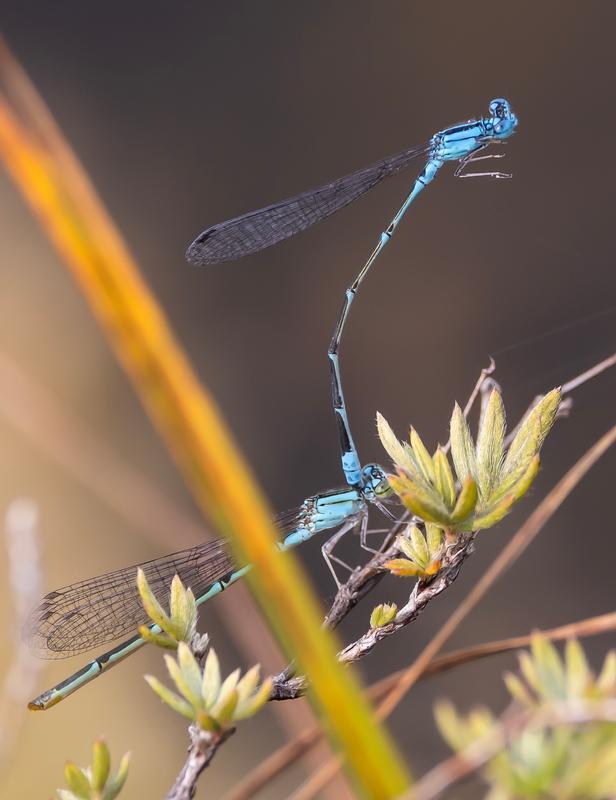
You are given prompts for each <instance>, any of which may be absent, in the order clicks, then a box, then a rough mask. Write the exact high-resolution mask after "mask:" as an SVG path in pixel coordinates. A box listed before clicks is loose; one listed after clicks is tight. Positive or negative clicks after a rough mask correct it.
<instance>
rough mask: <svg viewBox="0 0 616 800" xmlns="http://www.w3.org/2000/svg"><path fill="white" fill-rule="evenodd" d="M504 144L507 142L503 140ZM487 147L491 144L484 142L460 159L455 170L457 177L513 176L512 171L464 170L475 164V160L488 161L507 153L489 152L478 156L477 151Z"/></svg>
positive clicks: (502, 156)
mask: <svg viewBox="0 0 616 800" xmlns="http://www.w3.org/2000/svg"><path fill="white" fill-rule="evenodd" d="M502 144H505V143H504V142H502ZM486 147H489V144H483V145H481V147H478V148H477V150H475V151H474V152H472V153H470V154H469V155H467V156H465V157H464V158H461V159H460V163H459V164H458V166H457V167H456V169H455V171H454V173H453V174H454V175H455V177H456V178H499V179H500V178H511V173H509V172H463V170H464V168H465V167H467V166H468V165H469V164H474V163H475V161H487V160H488V159H492V158H504V157H505V153H488V154H486V155H485V156H478V155H477V153H479V152H481V150H485V149H486Z"/></svg>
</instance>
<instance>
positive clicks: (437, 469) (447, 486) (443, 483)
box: [432, 447, 456, 510]
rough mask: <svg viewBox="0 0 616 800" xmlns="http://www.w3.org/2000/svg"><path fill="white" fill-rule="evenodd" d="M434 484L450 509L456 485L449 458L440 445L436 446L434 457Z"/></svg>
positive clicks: (452, 504) (453, 500) (454, 496)
mask: <svg viewBox="0 0 616 800" xmlns="http://www.w3.org/2000/svg"><path fill="white" fill-rule="evenodd" d="M432 460H433V462H434V485H435V487H436V490H437V492H438V493H439V494H440V496H441V497H442V498H443V502H444V503H445V506H446V507H447V508H448V509H449V510H451V509H452V508H453V506H454V503H455V502H456V486H455V482H454V479H453V473H452V471H451V467H450V466H449V459H448V458H447V456H446V455H445V453H444V452H443V451H442V449H441V448H440V447H437V449H436V453H435V454H434V458H433V459H432Z"/></svg>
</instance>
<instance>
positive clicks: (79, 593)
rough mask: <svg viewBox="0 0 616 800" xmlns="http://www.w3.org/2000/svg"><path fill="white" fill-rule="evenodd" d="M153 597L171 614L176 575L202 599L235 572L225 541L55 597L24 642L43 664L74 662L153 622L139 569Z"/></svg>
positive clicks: (35, 617)
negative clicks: (47, 661) (58, 660)
mask: <svg viewBox="0 0 616 800" xmlns="http://www.w3.org/2000/svg"><path fill="white" fill-rule="evenodd" d="M138 566H140V567H142V568H143V570H144V572H145V574H146V577H147V579H148V583H149V584H150V586H151V588H152V591H153V592H154V594H155V595H156V597H157V598H158V600H159V601H160V603H161V604H162V605H163V607H165V608H167V609H168V608H169V588H170V586H171V580H172V578H173V576H174V575H175V574H177V575H179V576H180V578H181V579H182V582H183V583H184V584H185V585H186V586H190V588H191V589H192V590H193V593H194V594H195V597H198V596H199V595H200V594H203V593H204V591H205V590H206V589H207V588H208V587H209V586H211V585H212V584H213V583H215V582H216V581H217V580H219V579H220V578H222V577H224V576H225V575H227V574H228V573H229V572H230V571H232V569H233V561H232V559H231V557H230V556H229V554H228V552H227V548H226V543H225V542H224V541H223V540H222V539H217V540H215V541H211V542H205V543H204V544H201V545H197V546H196V547H192V548H190V549H189V550H182V551H181V552H178V553H173V554H172V555H169V556H164V557H163V558H157V559H154V560H152V561H147V562H145V563H144V564H135V565H134V566H131V567H125V568H124V569H119V570H116V571H115V572H108V573H107V574H106V575H99V576H98V577H95V578H89V579H87V580H83V581H79V582H78V583H72V584H71V585H70V586H66V587H64V588H63V589H58V590H57V591H54V592H49V594H47V595H45V597H44V598H43V599H42V600H41V603H40V605H39V606H38V607H37V608H36V609H35V610H34V611H33V612H32V614H31V615H30V617H29V619H28V622H27V623H26V627H25V630H24V638H25V639H26V641H27V642H28V644H29V646H30V647H31V648H32V649H33V650H34V652H35V653H36V655H38V656H39V657H40V658H47V659H51V658H68V657H69V656H72V655H76V654H77V653H82V652H84V651H86V650H90V649H91V648H93V647H97V646H98V645H100V644H104V643H105V642H110V641H113V640H114V639H117V638H119V637H120V636H125V635H126V634H128V633H134V632H136V630H137V628H138V627H139V625H143V624H144V623H146V622H147V621H148V617H147V614H146V613H145V611H144V610H143V605H142V603H141V598H140V596H139V592H138V591H137V585H136V577H137V567H138Z"/></svg>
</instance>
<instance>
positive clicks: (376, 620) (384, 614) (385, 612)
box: [370, 559, 402, 628]
mask: <svg viewBox="0 0 616 800" xmlns="http://www.w3.org/2000/svg"><path fill="white" fill-rule="evenodd" d="M400 560H402V559H400ZM397 612H398V606H397V605H396V604H395V603H391V604H390V603H381V604H380V605H378V606H376V608H374V609H373V610H372V614H370V627H371V628H382V627H383V626H385V625H389V623H390V622H391V621H392V620H393V619H394V617H395V616H396V614H397Z"/></svg>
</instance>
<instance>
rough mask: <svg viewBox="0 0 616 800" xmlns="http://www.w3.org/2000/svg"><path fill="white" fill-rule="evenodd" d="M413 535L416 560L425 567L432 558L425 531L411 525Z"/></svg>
mask: <svg viewBox="0 0 616 800" xmlns="http://www.w3.org/2000/svg"><path fill="white" fill-rule="evenodd" d="M410 535H411V543H412V545H413V549H414V551H415V553H416V554H417V556H416V560H417V563H418V564H420V565H421V566H422V567H425V566H426V565H427V563H428V561H429V560H430V553H429V552H428V545H427V543H426V539H425V537H424V535H423V533H422V532H421V531H420V530H419V528H418V527H417V526H416V525H412V526H411V530H410Z"/></svg>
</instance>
